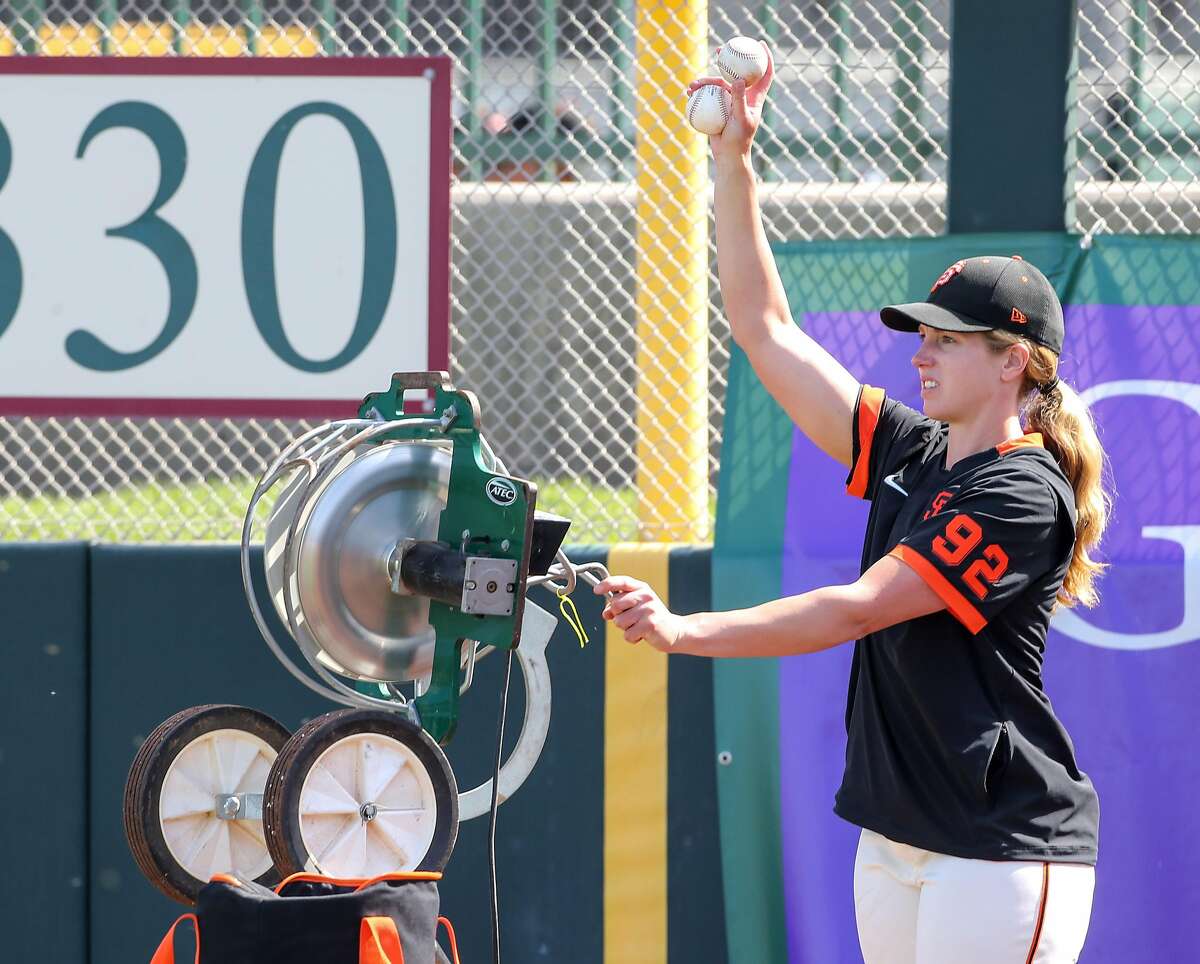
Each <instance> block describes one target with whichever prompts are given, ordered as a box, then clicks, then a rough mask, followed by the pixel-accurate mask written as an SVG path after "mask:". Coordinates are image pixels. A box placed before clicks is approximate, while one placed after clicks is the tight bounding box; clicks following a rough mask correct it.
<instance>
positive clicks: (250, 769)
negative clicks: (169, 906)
mask: <svg viewBox="0 0 1200 964" xmlns="http://www.w3.org/2000/svg"><path fill="white" fill-rule="evenodd" d="M288 736H289V733H288V730H287V728H286V727H284V726H283V725H282V724H280V723H279V722H277V721H276V720H274V719H272V718H271V717H269V716H267V714H266V713H260V712H259V711H258V710H251V709H247V708H246V707H244V706H227V705H221V704H209V705H206V706H193V707H190V708H188V709H186V710H181V711H180V712H178V713H176V714H175V715H174V716H172V717H169V718H168V719H166V720H164V721H163V722H162V723H160V724H159V725H158V726H157V727H156V728H155V729H154V731H153V732H152V733H151V734H150V735H149V736H148V737H147V738H146V742H145V743H143V744H142V746H141V749H139V750H138V752H137V755H136V756H135V757H134V759H133V765H132V766H131V767H130V768H129V777H128V778H127V779H126V781H125V801H124V818H125V837H126V839H127V840H128V841H129V849H130V851H131V852H132V853H133V859H134V861H135V862H136V863H137V865H138V868H139V869H140V870H141V871H142V873H143V874H145V875H146V879H147V880H149V881H150V883H152V884H153V885H154V886H155V887H157V888H158V889H159V890H160V891H162V892H163V893H164V894H166V895H167V896H168V897H170V898H172V899H173V900H177V901H179V902H180V903H184V904H192V903H194V902H195V900H196V895H197V894H198V893H199V892H200V888H201V887H203V886H204V885H205V884H206V883H208V881H209V879H210V878H211V877H212V876H213V874H217V873H226V874H232V873H238V874H242V875H243V876H246V877H250V878H252V879H254V880H257V881H258V882H259V883H261V884H264V885H266V886H273V885H274V884H276V883H278V882H279V880H280V879H281V878H280V876H279V872H278V871H277V870H276V869H275V867H274V865H273V863H272V862H271V859H270V851H269V849H268V848H267V845H266V840H265V833H264V831H263V827H262V821H261V820H221V819H218V817H217V812H216V802H217V797H218V796H219V795H221V794H234V793H262V792H263V789H264V786H265V784H266V778H267V774H268V772H269V770H270V766H271V764H273V763H274V762H275V758H276V757H277V756H278V754H279V751H280V750H281V749H282V748H283V746H284V745H285V744H286V743H287V740H288Z"/></svg>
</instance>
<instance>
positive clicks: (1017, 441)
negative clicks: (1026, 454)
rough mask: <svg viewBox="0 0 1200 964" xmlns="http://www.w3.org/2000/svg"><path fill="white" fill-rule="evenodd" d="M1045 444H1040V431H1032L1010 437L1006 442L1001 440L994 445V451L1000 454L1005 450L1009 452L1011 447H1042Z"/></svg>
mask: <svg viewBox="0 0 1200 964" xmlns="http://www.w3.org/2000/svg"><path fill="white" fill-rule="evenodd" d="M1045 447H1046V446H1045V445H1044V444H1042V435H1041V433H1040V432H1032V433H1030V434H1029V435H1022V436H1021V437H1020V438H1010V439H1009V440H1008V441H1007V442H1001V443H1000V444H999V445H997V446H996V451H997V452H999V453H1000V454H1001V455H1004V454H1005V453H1006V452H1011V451H1012V450H1013V449H1026V448H1036V449H1044V448H1045Z"/></svg>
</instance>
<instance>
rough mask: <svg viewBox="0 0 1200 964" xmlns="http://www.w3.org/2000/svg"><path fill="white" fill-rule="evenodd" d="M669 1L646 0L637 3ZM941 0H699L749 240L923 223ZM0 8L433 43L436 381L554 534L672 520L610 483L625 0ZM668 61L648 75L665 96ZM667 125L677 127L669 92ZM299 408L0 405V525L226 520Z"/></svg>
mask: <svg viewBox="0 0 1200 964" xmlns="http://www.w3.org/2000/svg"><path fill="white" fill-rule="evenodd" d="M686 2H687V0H648V2H646V3H643V4H641V8H642V9H641V11H640V14H644V13H645V8H646V7H648V6H654V5H664V4H665V5H668V6H672V7H680V8H682V6H683V5H684V4H686ZM948 4H949V0H763V2H758V3H751V2H746V0H742V2H734V0H721V2H717V0H710V3H709V6H708V17H709V39H710V43H711V46H712V47H714V48H715V47H716V46H717V45H718V44H720V43H721V42H722V41H723V40H725V39H727V38H729V37H731V36H735V35H737V34H746V35H750V36H760V37H763V38H765V39H767V40H768V41H769V42H770V43H771V45H772V48H773V50H774V53H775V57H776V62H777V70H778V82H777V85H776V87H775V88H774V89H773V92H772V99H771V101H770V106H769V109H768V113H767V117H766V124H767V126H766V129H765V131H764V135H763V136H762V137H761V138H760V151H759V155H758V158H759V164H760V174H761V176H762V178H763V181H764V188H763V204H764V213H765V218H766V223H767V229H768V233H769V235H770V236H771V238H772V239H773V240H782V239H788V240H795V239H803V238H834V237H837V238H848V237H897V236H907V235H930V234H937V233H940V232H941V231H942V230H943V229H944V208H945V183H944V181H945V171H946V152H945V140H946V127H945V118H946V116H947V113H948V103H947V98H948V63H947V61H948V50H947V48H948V35H947V29H948V28H947V21H948V18H949V10H948ZM0 10H4V11H5V16H4V17H3V32H2V33H0V53H7V54H13V53H30V54H33V53H40V54H51V53H67V54H75V55H89V54H101V53H121V54H152V55H163V56H169V55H214V54H226V55H238V54H250V53H257V54H260V55H284V56H289V55H291V56H321V55H326V56H356V55H357V56H369V55H396V54H414V55H416V54H421V55H446V56H449V57H451V58H452V59H453V61H454V64H455V68H456V69H455V80H454V106H453V112H454V117H455V127H454V189H453V200H452V203H453V215H452V225H451V236H452V239H453V250H452V268H451V271H452V277H451V287H452V332H451V356H452V375H453V378H454V381H455V382H456V384H459V385H461V386H463V387H468V388H470V389H472V390H473V391H475V392H476V393H478V395H479V396H480V398H481V400H482V403H483V405H484V417H485V427H486V429H487V431H488V434H489V437H490V438H491V439H492V441H493V443H494V444H495V446H496V448H497V451H498V452H499V453H500V454H501V455H502V457H503V458H504V459H505V461H506V462H507V464H508V467H509V468H510V469H511V470H512V471H513V472H515V473H516V474H520V475H524V476H527V477H530V478H533V479H535V480H537V481H538V482H539V483H540V485H541V495H540V497H539V504H540V505H542V506H543V507H546V508H549V509H551V510H552V511H558V512H561V513H562V514H564V515H567V516H569V517H570V518H572V519H573V520H574V527H573V529H572V533H571V538H572V540H574V541H596V542H610V541H614V540H618V539H632V538H638V537H639V536H645V535H647V534H651V535H652V536H653V537H654V538H659V539H668V540H669V539H672V538H676V537H677V536H678V534H677V533H672V531H671V529H670V527H669V526H655V525H654V522H655V520H647V519H645V518H642V519H640V520H639V518H638V510H637V507H636V497H635V493H634V491H633V486H634V480H635V465H634V454H635V434H636V408H637V395H636V391H635V382H636V378H637V372H636V370H635V368H634V360H635V357H636V344H635V342H636V318H635V314H636V292H635V288H636V270H635V258H636V251H635V235H636V227H637V225H636V220H637V187H636V174H637V172H636V170H635V165H636V163H637V159H636V158H637V154H636V149H635V148H636V145H635V134H634V131H635V118H636V115H637V111H638V103H637V97H638V96H639V95H638V92H637V85H636V83H634V81H633V78H634V76H635V74H636V71H637V63H638V54H639V51H638V49H637V44H636V37H637V29H638V20H637V18H638V16H639V15H640V14H639V9H638V5H637V4H635V3H634V2H633V0H494V2H493V0H489V2H487V3H485V2H483V0H455V2H447V0H355V2H344V0H310V2H303V3H301V2H296V0H285V2H256V0H250V2H246V0H238V2H234V0H132V2H130V0H92V2H90V3H83V2H72V0H51V2H50V3H43V2H42V0H8V2H7V4H6V5H5V6H2V7H0ZM687 79H688V78H683V77H681V78H678V89H677V90H676V89H672V90H670V91H665V92H664V93H665V94H666V95H668V96H669V97H671V98H673V99H676V100H678V102H679V104H680V107H681V108H682V106H683V100H684V96H683V95H684V90H683V88H684V84H685V83H686V80H687ZM672 136H673V137H674V138H676V139H677V142H678V139H682V138H691V137H695V136H698V135H695V134H694V133H692V132H691V131H690V130H689V129H688V128H687V127H686V126H685V125H684V124H683V121H682V110H681V113H680V124H679V127H678V130H677V131H676V132H675V133H674V134H673V135H672ZM709 237H710V239H711V238H712V237H713V233H712V231H710V232H709ZM714 262H715V252H714V251H713V250H711V240H710V257H709V263H710V265H712V264H713V263H714ZM709 294H710V297H709V305H708V316H709V325H708V332H709V335H708V339H709V352H708V361H709V372H708V399H707V402H708V427H709V439H708V451H709V472H708V476H709V488H710V496H711V494H712V493H715V490H716V480H717V473H718V455H719V451H720V440H721V424H722V419H723V414H724V394H725V372H726V369H727V362H728V352H729V332H728V326H727V324H726V322H725V319H724V316H723V312H722V309H721V305H720V299H719V291H718V288H717V284H716V277H715V273H714V272H712V271H710V277H709ZM383 364H385V365H386V362H383ZM382 374H383V375H384V376H385V377H386V372H384V373H382ZM373 387H375V386H364V391H365V390H370V389H372V388H373ZM305 424H306V423H299V422H292V423H284V422H279V421H269V422H268V421H264V420H250V419H224V420H219V421H216V420H205V419H82V418H72V419H64V418H56V419H25V418H7V419H0V468H2V471H0V538H6V539H39V538H102V539H112V540H130V539H152V540H169V539H181V538H182V539H228V538H235V537H236V533H237V532H238V530H239V527H240V520H241V514H242V511H243V507H244V505H245V501H246V496H247V494H248V492H249V490H250V488H251V486H252V479H253V478H254V477H257V475H258V473H259V472H260V471H261V470H262V469H263V467H264V465H265V460H266V459H267V458H268V457H269V456H270V455H271V454H272V453H273V452H274V451H275V450H276V449H277V448H278V447H279V446H280V445H281V443H282V442H283V440H284V439H286V438H288V437H290V436H291V435H292V434H293V433H296V432H298V431H300V430H301V428H303V427H304V425H305ZM711 501H713V500H712V499H711V498H710V502H711Z"/></svg>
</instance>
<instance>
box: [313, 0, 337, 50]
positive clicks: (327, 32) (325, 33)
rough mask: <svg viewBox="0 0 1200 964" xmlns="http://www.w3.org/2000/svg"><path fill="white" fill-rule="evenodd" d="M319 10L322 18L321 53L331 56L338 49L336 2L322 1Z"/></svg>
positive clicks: (331, 0) (330, 0)
mask: <svg viewBox="0 0 1200 964" xmlns="http://www.w3.org/2000/svg"><path fill="white" fill-rule="evenodd" d="M317 10H318V16H320V18H321V53H323V54H325V55H326V56H330V55H332V54H333V53H334V51H335V50H336V48H337V4H336V2H335V0H321V4H320V6H319V7H318V8H317Z"/></svg>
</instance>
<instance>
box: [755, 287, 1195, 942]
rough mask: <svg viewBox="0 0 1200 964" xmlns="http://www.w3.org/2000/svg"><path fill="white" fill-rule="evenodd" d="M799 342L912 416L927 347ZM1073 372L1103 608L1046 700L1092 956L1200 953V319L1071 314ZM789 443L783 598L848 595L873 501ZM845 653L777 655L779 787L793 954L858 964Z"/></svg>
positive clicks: (819, 321) (1056, 662)
mask: <svg viewBox="0 0 1200 964" xmlns="http://www.w3.org/2000/svg"><path fill="white" fill-rule="evenodd" d="M804 325H805V328H806V329H807V330H808V331H809V332H810V333H811V334H812V335H813V336H814V337H815V338H816V339H817V340H818V341H820V342H821V343H822V344H823V345H824V346H825V347H826V348H828V349H829V350H830V352H832V354H833V355H834V356H835V357H836V358H838V359H839V360H840V361H841V362H842V363H843V364H845V365H846V366H847V367H848V368H849V369H850V370H851V371H852V372H853V373H854V375H855V376H856V377H858V378H859V379H860V380H862V381H865V382H868V383H870V384H872V385H876V386H879V387H882V388H885V389H887V391H888V392H889V394H891V395H892V396H893V397H895V398H898V399H900V400H902V401H904V402H906V403H908V404H910V405H913V406H914V407H916V408H918V409H919V407H920V401H919V394H918V390H917V378H916V372H915V370H914V369H913V367H912V365H911V363H910V358H911V355H912V353H913V352H914V351H915V350H916V336H913V335H901V334H897V333H895V332H891V331H889V330H887V329H885V328H884V327H883V326H882V325H881V324H880V323H879V322H878V316H877V315H876V314H875V313H874V312H871V313H857V312H856V313H837V314H812V315H809V316H807V317H806V319H805V322H804ZM1067 332H1068V336H1067V348H1066V351H1065V353H1064V360H1063V365H1062V369H1061V374H1062V376H1063V377H1064V378H1065V379H1066V380H1067V381H1068V382H1069V383H1070V384H1071V385H1072V386H1073V387H1075V388H1076V390H1077V391H1079V392H1081V393H1082V394H1083V396H1084V398H1085V400H1086V401H1088V403H1089V404H1090V406H1091V408H1092V412H1093V414H1094V416H1095V417H1096V420H1097V422H1098V424H1099V427H1100V432H1101V439H1102V441H1103V443H1104V446H1105V448H1106V450H1107V452H1108V454H1109V457H1110V459H1111V466H1112V478H1113V482H1114V484H1115V490H1116V508H1115V513H1114V515H1113V519H1112V523H1111V525H1110V527H1109V530H1108V533H1107V535H1106V537H1105V540H1104V543H1103V553H1102V555H1103V557H1104V558H1105V559H1106V560H1107V561H1108V562H1110V563H1111V568H1110V570H1109V571H1108V572H1107V574H1106V575H1105V576H1104V577H1103V579H1102V581H1101V583H1100V590H1101V600H1102V601H1101V605H1100V606H1099V607H1098V608H1096V609H1095V610H1090V611H1089V610H1078V611H1063V612H1060V613H1059V614H1058V615H1057V616H1056V617H1055V621H1054V624H1053V626H1052V631H1051V634H1050V639H1049V642H1048V645H1047V654H1046V665H1045V681H1046V689H1047V691H1048V693H1049V695H1050V698H1051V700H1052V702H1053V704H1054V706H1055V709H1056V711H1057V712H1058V714H1059V716H1060V717H1061V719H1062V720H1063V721H1064V723H1065V724H1066V726H1067V729H1068V731H1069V732H1070V733H1071V736H1072V738H1073V739H1074V741H1075V746H1076V751H1077V757H1078V760H1079V763H1080V765H1081V766H1082V768H1083V769H1084V770H1085V771H1086V772H1087V773H1088V774H1089V775H1090V776H1091V778H1092V780H1093V782H1094V783H1095V785H1096V789H1097V792H1098V793H1099V796H1100V814H1101V817H1100V859H1099V864H1098V866H1097V884H1096V898H1095V904H1094V910H1093V915H1092V923H1091V929H1090V931H1089V935H1088V940H1087V945H1086V947H1085V949H1084V954H1083V958H1082V960H1084V961H1087V962H1113V964H1116V962H1122V964H1128V962H1134V961H1150V960H1153V961H1187V960H1196V959H1200V952H1197V951H1196V950H1195V947H1194V945H1195V937H1194V936H1193V934H1192V933H1191V927H1190V924H1189V923H1188V921H1189V920H1190V919H1191V914H1192V913H1193V912H1194V909H1195V908H1196V907H1197V906H1200V875H1198V874H1197V866H1198V865H1200V804H1198V803H1197V801H1198V800H1200V753H1197V752H1196V750H1195V746H1194V736H1193V734H1195V733H1196V732H1197V730H1198V729H1200V699H1198V695H1197V694H1198V693H1200V645H1198V644H1200V308H1198V307H1194V306H1185V307H1177V306H1170V307H1124V306H1100V305H1088V306H1072V307H1068V309H1067ZM844 479H845V470H844V469H843V468H842V467H841V466H839V465H837V464H835V463H834V462H832V460H830V459H829V458H828V457H827V456H825V455H823V454H822V453H821V452H819V451H818V450H817V449H816V448H815V447H814V446H813V445H812V444H811V443H809V442H808V441H807V439H805V438H803V437H802V436H799V435H798V434H797V436H796V438H795V441H794V445H793V452H792V462H791V476H790V484H789V493H788V522H787V536H786V542H785V549H784V559H783V592H784V593H786V594H794V593H798V592H802V591H804V590H806V589H809V588H812V587H814V586H820V585H828V584H831V583H844V582H850V581H853V580H854V579H855V578H856V577H857V575H858V560H859V554H860V552H861V547H862V536H863V531H864V528H865V523H866V515H867V505H866V503H863V502H860V501H859V500H856V499H853V498H851V497H849V496H847V495H845V494H844ZM850 656H851V650H850V647H849V646H842V647H837V648H835V649H833V650H830V651H827V652H825V653H822V654H818V655H816V656H806V657H797V658H793V659H790V660H785V661H783V664H782V666H781V672H780V694H779V695H780V701H779V702H780V730H781V733H780V757H781V778H780V783H781V785H780V792H781V795H782V807H783V848H784V861H783V865H784V889H785V900H786V905H787V917H788V941H789V951H790V959H791V961H792V962H793V964H797V962H806V964H808V962H812V964H828V962H833V961H837V962H841V961H855V960H860V959H861V958H860V956H859V951H858V940H857V935H856V933H855V926H854V915H853V896H852V883H851V882H852V872H853V861H854V848H855V845H856V843H857V839H858V829H857V828H856V827H852V826H850V825H849V824H846V823H844V822H843V821H841V820H840V819H839V818H837V817H835V816H834V815H833V813H832V804H833V795H834V791H835V790H836V788H837V786H838V783H839V782H840V779H841V773H842V765H843V759H844V757H843V754H844V749H845V727H844V719H843V714H844V711H845V702H846V687H847V683H848V678H849V667H850Z"/></svg>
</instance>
